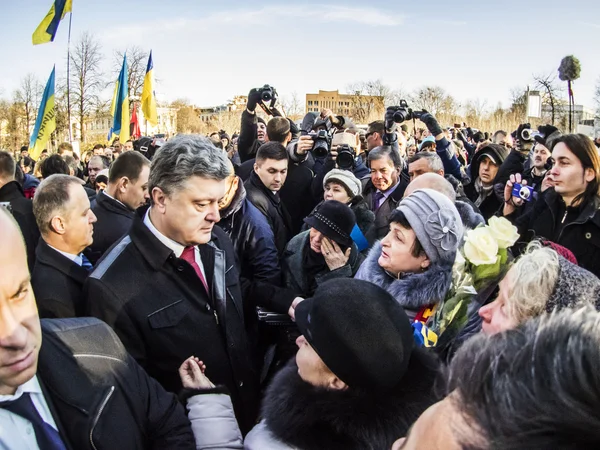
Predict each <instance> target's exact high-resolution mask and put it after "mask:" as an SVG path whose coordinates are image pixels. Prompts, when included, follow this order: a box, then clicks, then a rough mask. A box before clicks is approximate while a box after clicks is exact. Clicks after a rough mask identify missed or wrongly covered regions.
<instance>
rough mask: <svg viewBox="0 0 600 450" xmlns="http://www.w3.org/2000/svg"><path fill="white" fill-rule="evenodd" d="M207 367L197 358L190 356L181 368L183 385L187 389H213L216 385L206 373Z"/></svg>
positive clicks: (180, 375)
mask: <svg viewBox="0 0 600 450" xmlns="http://www.w3.org/2000/svg"><path fill="white" fill-rule="evenodd" d="M205 371H206V365H205V364H204V363H203V362H202V361H200V360H199V359H198V358H196V357H195V356H190V357H189V358H188V359H186V360H185V361H184V362H183V364H181V366H180V367H179V377H180V378H181V384H182V385H183V387H184V388H187V389H211V388H214V387H215V385H214V384H212V382H211V381H210V380H209V379H208V377H207V376H206V375H204V372H205Z"/></svg>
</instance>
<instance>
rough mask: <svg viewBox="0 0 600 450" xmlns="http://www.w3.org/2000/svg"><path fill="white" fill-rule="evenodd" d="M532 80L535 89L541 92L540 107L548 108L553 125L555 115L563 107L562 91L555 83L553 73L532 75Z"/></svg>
mask: <svg viewBox="0 0 600 450" xmlns="http://www.w3.org/2000/svg"><path fill="white" fill-rule="evenodd" d="M533 80H534V81H535V87H536V88H537V89H540V90H541V91H542V105H545V106H548V107H549V108H550V120H551V123H552V125H554V122H555V120H556V115H557V113H558V112H559V111H562V110H563V107H564V103H565V102H564V99H563V98H562V95H561V94H562V93H563V90H564V89H563V88H562V87H561V86H560V84H558V83H557V80H556V74H555V73H554V72H551V73H549V74H546V75H534V76H533Z"/></svg>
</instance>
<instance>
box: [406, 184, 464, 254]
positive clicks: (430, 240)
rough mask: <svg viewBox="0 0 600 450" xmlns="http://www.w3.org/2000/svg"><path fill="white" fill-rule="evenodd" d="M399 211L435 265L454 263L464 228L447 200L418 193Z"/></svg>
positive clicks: (425, 191) (433, 193)
mask: <svg viewBox="0 0 600 450" xmlns="http://www.w3.org/2000/svg"><path fill="white" fill-rule="evenodd" d="M398 210H399V211H401V212H402V213H403V214H404V217H406V220H407V221H408V223H409V224H410V226H411V228H412V229H413V231H414V232H415V235H416V236H417V239H418V240H419V242H420V243H421V246H422V247H423V250H425V253H426V254H427V257H428V258H429V260H430V261H431V262H432V263H438V262H439V263H449V264H453V263H454V260H455V258H456V251H457V249H458V248H459V246H460V245H461V243H462V238H463V231H464V227H463V225H462V221H461V219H460V214H459V213H458V210H457V209H456V207H455V206H454V204H453V203H452V202H451V201H450V199H448V197H446V196H445V195H442V194H440V193H439V192H437V191H434V190H432V189H417V190H416V191H414V192H413V193H412V194H410V195H409V196H408V197H406V198H404V199H403V200H402V201H401V202H400V205H398Z"/></svg>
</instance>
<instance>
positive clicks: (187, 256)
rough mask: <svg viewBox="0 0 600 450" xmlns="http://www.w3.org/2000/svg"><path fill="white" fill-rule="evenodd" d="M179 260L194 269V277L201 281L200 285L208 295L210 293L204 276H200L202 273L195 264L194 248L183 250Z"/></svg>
mask: <svg viewBox="0 0 600 450" xmlns="http://www.w3.org/2000/svg"><path fill="white" fill-rule="evenodd" d="M181 259H183V260H185V261H187V262H188V263H189V265H190V266H192V267H193V268H194V270H195V271H196V275H198V278H200V281H202V284H203V285H204V289H206V293H207V294H209V295H210V291H209V290H208V284H207V283H206V279H205V278H204V275H203V274H202V271H201V270H200V266H198V264H197V263H196V251H195V247H186V248H185V249H184V250H183V253H182V254H181Z"/></svg>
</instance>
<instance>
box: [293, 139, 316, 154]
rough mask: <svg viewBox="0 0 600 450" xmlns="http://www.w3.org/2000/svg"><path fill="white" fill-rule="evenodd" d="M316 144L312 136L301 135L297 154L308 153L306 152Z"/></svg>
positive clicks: (297, 145)
mask: <svg viewBox="0 0 600 450" xmlns="http://www.w3.org/2000/svg"><path fill="white" fill-rule="evenodd" d="M314 146H315V141H313V140H312V137H311V136H300V137H299V138H298V142H297V144H296V154H297V155H306V153H307V152H309V151H311V150H312V148H313V147H314Z"/></svg>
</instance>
